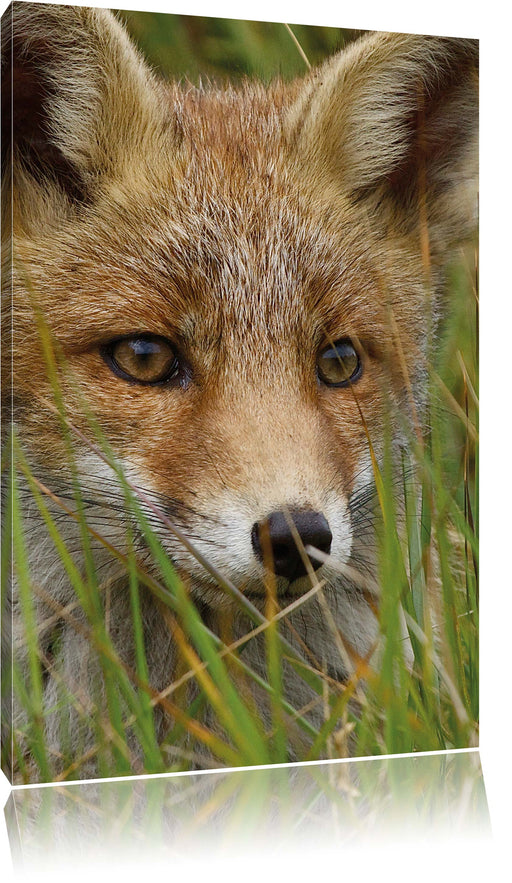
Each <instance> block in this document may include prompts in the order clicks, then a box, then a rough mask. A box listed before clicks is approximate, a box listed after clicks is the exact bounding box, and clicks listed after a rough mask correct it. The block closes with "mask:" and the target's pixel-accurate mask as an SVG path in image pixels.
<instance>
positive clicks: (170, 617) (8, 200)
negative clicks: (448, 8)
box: [2, 2, 478, 783]
mask: <svg viewBox="0 0 512 883" xmlns="http://www.w3.org/2000/svg"><path fill="white" fill-rule="evenodd" d="M145 15H146V18H145V17H144V15H143V14H141V16H140V17H139V18H136V15H135V14H133V15H132V17H131V18H130V14H128V13H127V14H126V15H123V14H121V13H115V12H110V11H106V10H103V9H93V8H88V7H79V6H73V7H72V6H60V5H50V4H35V3H24V2H15V3H13V4H12V6H11V7H10V8H9V9H8V10H7V12H6V13H5V15H4V20H3V28H2V90H3V102H2V106H3V119H2V176H3V177H2V201H3V208H2V212H3V215H2V218H3V224H2V229H3V236H4V240H3V244H2V287H3V346H2V352H3V358H4V365H3V371H2V375H3V389H2V395H3V413H4V419H3V428H4V437H3V452H4V453H3V464H2V477H3V526H2V529H3V538H4V544H3V545H4V553H3V555H4V557H3V558H2V578H3V584H4V587H5V588H4V592H3V596H2V606H3V609H2V618H3V652H4V664H3V684H2V692H3V702H4V717H3V720H4V724H3V726H4V733H3V748H2V750H3V760H2V763H3V768H4V770H5V771H6V772H7V774H8V775H9V777H10V778H11V779H13V780H15V781H17V782H25V783H26V782H35V781H53V780H64V779H65V780H73V779H81V778H88V777H97V776H116V775H128V774H132V775H133V774H137V773H160V772H165V771H177V770H191V769H195V770H197V769H207V768H212V767H219V766H224V767H234V766H248V765H259V764H269V763H270V764H272V763H288V762H293V761H308V760H318V759H321V758H336V757H347V756H351V755H352V756H361V755H374V754H393V753H401V752H409V751H421V750H433V749H440V748H448V747H465V746H468V745H474V744H476V741H477V738H478V735H477V734H478V652H477V647H478V589H477V575H478V544H477V527H478V505H477V491H478V481H477V447H476V445H477V438H478V429H477V401H478V388H477V368H476V350H477V347H476V329H477V310H478V295H477V275H476V267H477V263H476V230H477V169H478V145H477V139H478V73H477V71H478V42H477V41H476V40H472V39H467V38H459V37H444V36H422V35H413V34H400V33H381V32H372V33H370V32H365V33H361V34H357V35H355V34H352V33H348V32H347V33H345V32H341V31H338V32H337V33H336V35H335V37H336V39H335V44H334V42H331V43H329V45H328V46H327V44H326V46H325V47H323V49H322V53H323V54H322V53H321V54H319V56H318V58H319V60H318V62H317V61H316V60H313V61H312V62H310V61H309V55H308V53H309V54H312V53H313V50H314V49H315V46H316V44H315V43H314V39H315V40H320V37H321V36H322V35H321V34H320V33H318V34H315V35H313V36H314V39H313V36H311V37H308V33H309V32H308V29H307V28H304V29H303V31H301V30H300V28H297V29H295V30H296V33H295V31H294V29H293V26H292V27H287V26H284V25H274V26H272V28H273V30H272V31H270V30H269V31H268V34H269V36H268V40H269V45H270V41H271V40H273V39H274V36H273V35H277V36H276V37H275V39H276V40H277V39H278V40H279V41H280V42H279V46H281V45H283V46H284V47H285V49H283V50H282V51H283V53H284V52H285V51H286V53H289V54H290V57H293V62H294V65H295V67H294V73H293V75H288V74H287V73H286V71H287V68H286V65H285V64H284V62H283V65H282V70H280V68H279V64H278V65H277V67H276V69H275V70H274V71H273V72H272V75H269V76H268V77H267V76H265V77H258V76H257V75H256V74H255V73H253V71H252V70H249V73H246V72H244V71H243V70H242V71H241V72H240V71H238V70H228V71H227V72H225V71H224V72H223V71H222V70H220V68H219V69H218V70H217V69H215V68H213V69H211V68H209V67H208V65H207V64H206V62H205V61H204V60H203V59H201V60H200V62H199V63H198V66H199V68H200V69H201V64H202V63H203V62H204V64H203V68H202V70H203V74H201V73H200V74H199V75H198V76H197V77H196V76H195V69H194V70H192V68H189V69H187V67H186V66H185V68H184V69H183V70H182V73H181V74H180V73H175V74H167V73H166V72H165V71H164V72H162V65H161V64H160V61H159V57H157V56H156V55H155V56H154V58H149V57H146V56H147V55H149V54H150V53H149V49H144V47H143V44H144V40H143V36H144V35H143V31H142V30H141V28H142V24H144V22H145V21H148V20H149V18H150V16H149V14H145ZM161 18H162V19H167V18H168V17H167V16H162V17H161ZM169 18H170V19H172V21H173V22H174V25H175V27H176V28H177V27H178V26H179V27H181V28H182V29H184V33H185V32H186V33H189V34H193V35H195V36H193V38H192V37H191V38H190V39H191V41H192V42H191V45H193V46H195V45H197V41H198V40H199V38H200V36H201V34H206V35H209V34H210V31H209V30H208V28H209V27H210V25H209V22H208V20H199V19H198V20H197V21H196V23H195V25H194V28H193V29H192V30H191V28H192V25H191V21H192V20H191V19H190V17H188V18H187V17H183V16H182V17H180V16H175V17H169ZM185 19H186V21H184V20H185ZM194 21H195V20H194ZM212 21H213V20H212ZM141 22H142V24H141ZM219 22H220V24H218V25H217V28H218V29H219V28H220V29H222V27H227V25H225V24H222V22H221V20H219ZM245 24H246V25H247V23H245ZM253 24H254V28H256V30H257V28H260V29H261V28H262V27H263V25H261V24H257V23H253ZM174 25H173V26H174ZM235 26H236V23H231V24H230V25H229V27H230V28H234V27H235ZM137 27H139V30H138V31H137ZM162 27H163V25H162ZM187 28H188V31H187ZM269 28H270V26H269ZM157 30H158V29H157ZM320 30H321V29H319V31H320ZM180 33H181V32H180ZM222 33H224V32H223V31H222ZM244 33H245V31H244ZM255 33H256V31H255ZM257 33H258V34H259V35H260V37H261V34H266V33H267V32H266V31H262V30H260V31H257ZM301 34H302V38H301ZM292 37H294V38H295V39H292ZM169 39H170V38H169ZM193 39H194V40H195V41H196V43H193ZM308 39H310V40H311V41H312V42H311V52H310V51H309V48H308V47H309V45H310V44H308V42H307V41H308ZM326 39H327V38H326ZM333 41H334V37H333ZM204 42H205V45H206V47H208V45H209V42H208V40H207V39H205V41H204ZM210 42H211V37H210ZM296 43H298V44H300V45H299V48H300V50H301V51H300V52H299V48H297V46H296ZM258 45H259V44H258ZM272 45H274V44H272ZM162 51H163V52H164V57H165V51H166V52H167V56H172V51H171V48H168V49H167V50H165V47H164V50H162ZM247 51H248V52H249V50H247ZM280 51H281V50H280ZM315 51H316V50H315ZM205 52H207V49H206V50H205ZM319 52H320V50H319ZM320 55H321V57H320ZM283 57H284V55H283ZM304 58H305V59H306V61H304ZM315 58H316V56H315ZM221 62H222V59H221V61H220V62H218V63H219V65H220V64H221ZM306 62H307V63H306ZM240 64H241V62H240ZM235 67H236V66H235ZM219 71H220V72H219ZM164 73H165V76H164Z"/></svg>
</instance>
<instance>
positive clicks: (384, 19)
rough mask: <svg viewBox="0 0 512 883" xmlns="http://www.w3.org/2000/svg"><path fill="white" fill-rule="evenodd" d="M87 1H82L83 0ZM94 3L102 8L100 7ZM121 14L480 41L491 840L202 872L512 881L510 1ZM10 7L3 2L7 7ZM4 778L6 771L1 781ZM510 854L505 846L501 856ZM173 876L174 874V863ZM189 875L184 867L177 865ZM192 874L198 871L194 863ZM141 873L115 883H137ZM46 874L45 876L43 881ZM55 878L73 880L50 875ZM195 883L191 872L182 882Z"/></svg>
mask: <svg viewBox="0 0 512 883" xmlns="http://www.w3.org/2000/svg"><path fill="white" fill-rule="evenodd" d="M83 5H86V4H85V3H84V4H83ZM91 5H97V6H106V5H107V4H106V3H104V2H97V3H95V4H93V3H91ZM118 5H119V7H122V8H125V9H128V8H133V9H144V10H147V11H168V12H177V13H185V14H198V15H215V16H223V17H227V18H246V19H251V18H253V19H261V20H273V21H287V22H290V23H294V22H296V23H299V22H300V23H307V24H318V25H332V26H339V27H349V28H363V29H374V30H390V31H392V30H397V31H406V32H407V31H412V32H417V33H436V34H442V35H453V36H461V37H462V36H468V37H478V38H479V39H480V57H481V77H482V79H481V83H482V85H481V117H480V118H481V152H480V157H481V234H482V237H481V244H482V248H481V278H480V292H481V326H480V327H481V401H482V408H481V441H482V446H481V456H482V466H481V543H480V548H481V600H482V605H481V614H482V615H481V688H480V692H481V740H480V746H481V758H482V764H483V769H484V778H485V783H486V789H487V797H488V802H489V807H490V813H491V822H492V827H493V832H494V839H493V842H492V843H490V844H489V845H488V846H483V845H482V843H471V842H467V844H465V848H464V849H461V846H460V842H458V843H457V846H455V844H454V845H453V847H451V846H450V845H449V844H448V845H447V844H446V842H444V843H443V844H442V845H441V844H439V845H437V844H435V843H418V844H417V845H415V846H414V847H413V846H411V845H410V844H409V845H407V847H405V845H404V848H403V849H402V848H401V849H400V850H398V849H397V848H396V845H395V846H394V847H393V849H389V850H387V849H385V847H384V846H383V845H382V844H379V846H378V848H375V849H372V848H371V846H370V847H369V848H368V849H366V848H365V849H364V850H359V851H358V852H357V853H345V852H344V853H330V854H325V856H324V857H323V859H322V861H321V865H322V867H318V866H317V862H318V855H317V854H315V856H312V857H311V861H308V858H307V856H306V857H305V856H304V855H301V857H300V861H299V859H297V860H296V861H295V860H293V858H290V857H289V856H287V857H282V859H281V861H280V860H279V857H275V858H273V859H272V864H271V866H269V867H266V866H265V860H264V859H262V860H261V861H258V860H257V859H254V857H251V860H250V861H249V862H243V861H240V860H236V861H235V860H234V861H233V863H231V862H230V863H227V864H226V863H224V865H223V867H219V866H216V865H215V864H211V863H210V864H208V865H205V866H204V867H203V868H202V869H201V876H203V875H204V876H205V877H207V879H208V880H212V879H214V880H217V879H219V880H220V879H228V878H231V877H233V878H234V877H235V876H236V877H237V878H238V879H243V880H244V883H245V881H246V880H247V879H249V880H253V879H259V878H260V877H261V875H262V874H265V875H266V876H270V878H271V879H279V878H281V876H283V877H284V876H293V878H294V879H299V880H306V879H308V880H309V879H311V878H312V877H314V876H317V877H318V876H319V874H322V875H323V874H325V873H326V872H327V873H328V874H329V875H331V874H333V875H335V876H336V878H337V879H339V880H340V881H342V880H343V879H344V878H346V876H348V875H350V876H351V877H352V876H353V877H354V878H356V879H357V880H362V881H366V880H368V881H370V880H372V881H373V880H375V879H377V880H382V879H384V880H387V879H389V880H406V879H407V880H409V879H410V880H413V881H415V883H416V881H419V880H430V879H431V877H433V876H434V877H435V878H437V880H436V883H437V881H440V883H444V881H445V880H446V881H451V880H452V879H455V878H457V879H458V880H460V881H462V883H465V881H468V880H470V881H473V880H475V881H476V880H480V879H481V880H482V883H487V881H494V880H503V879H506V878H508V875H509V874H510V871H511V867H512V862H511V859H510V840H511V839H512V809H511V803H512V797H511V792H512V777H511V773H510V758H509V754H510V745H509V740H510V738H511V735H512V715H511V711H510V708H511V698H510V694H511V678H510V672H509V665H510V663H509V656H510V645H511V643H512V635H511V621H512V615H511V595H512V579H511V565H510V560H509V559H510V552H509V550H510V549H511V548H512V534H511V531H510V523H511V517H510V514H509V510H510V503H509V497H510V494H511V492H512V481H511V468H512V467H511V457H510V449H511V447H512V440H511V434H510V426H511V418H510V414H511V405H510V400H511V395H510V393H511V372H510V370H509V368H510V364H511V362H510V360H509V358H508V356H509V353H511V352H512V338H511V307H510V303H511V300H512V285H511V277H512V272H511V255H512V242H511V241H510V228H511V224H510V220H509V212H510V207H509V206H510V199H511V187H510V177H511V171H510V159H511V145H510V130H511V126H510V104H511V102H510V92H511V86H512V82H511V76H510V57H511V55H512V41H511V34H510V28H509V23H508V20H507V19H508V16H507V15H506V12H505V10H506V5H505V4H504V3H499V2H497V0H490V2H486V3H478V4H476V3H473V4H472V3H470V2H469V0H464V2H460V0H430V2H425V3H416V2H414V0H411V2H410V3H404V2H397V0H387V2H386V0H384V2H380V3H379V2H374V0H356V2H351V3H346V4H343V3H337V2H329V0H309V2H307V3H306V2H304V0H295V2H292V0H239V2H235V0H211V2H210V3H206V2H205V0H171V2H169V0H168V2H166V3H164V2H162V0H153V2H148V3H143V2H140V0H139V2H130V0H121V2H120V3H119V4H118ZM5 6H6V4H5V3H4V2H2V3H1V7H2V10H3V9H4V8H5ZM0 776H1V774H0ZM8 794H9V786H8V784H7V782H6V780H5V778H3V777H2V778H1V781H0V807H3V805H4V804H5V801H6V800H7V797H8ZM507 847H508V848H507ZM0 860H1V867H2V869H3V870H4V875H3V880H11V879H12V869H11V860H10V850H9V845H8V842H7V836H6V832H5V825H4V824H3V820H2V819H1V818H0ZM167 870H168V876H169V877H172V876H173V871H174V872H175V871H176V868H174V869H173V868H172V867H169V868H168V869H167ZM183 870H184V869H183ZM196 870H199V869H198V867H197V866H196ZM92 873H93V875H94V876H95V877H96V878H97V879H98V880H103V879H110V878H111V877H112V876H113V875H115V868H114V867H111V868H108V869H107V868H106V867H105V868H102V867H99V868H96V869H95V870H94V871H93V872H92ZM162 873H164V875H165V876H167V874H166V873H165V869H162V868H159V869H156V868H155V869H153V870H152V869H151V868H148V869H147V875H148V876H153V874H154V876H158V877H159V878H160V877H161V876H162ZM135 874H136V876H137V877H138V876H139V869H137V871H136V872H135V870H134V872H133V874H130V872H129V869H128V871H127V869H126V868H124V869H123V871H122V872H121V874H120V876H122V877H123V878H124V879H126V878H127V877H128V879H132V878H133V879H135ZM41 876H45V877H46V874H44V875H43V874H41ZM72 876H73V877H75V876H78V877H80V878H82V877H83V878H84V879H85V877H86V876H87V878H88V879H90V876H91V869H85V868H80V867H77V868H76V869H74V871H73V875H72ZM48 878H49V879H51V880H55V881H56V880H60V879H68V875H67V874H66V875H65V876H61V875H60V874H59V873H55V874H51V875H50V874H48ZM195 878H196V875H195V874H194V872H192V873H191V875H190V877H189V879H192V880H194V879H195Z"/></svg>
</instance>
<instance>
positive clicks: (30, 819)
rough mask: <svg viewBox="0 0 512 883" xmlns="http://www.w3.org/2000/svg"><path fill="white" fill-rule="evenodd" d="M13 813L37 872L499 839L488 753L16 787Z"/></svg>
mask: <svg viewBox="0 0 512 883" xmlns="http://www.w3.org/2000/svg"><path fill="white" fill-rule="evenodd" d="M5 812H6V818H7V827H8V832H9V840H10V843H11V849H12V855H13V862H14V867H15V869H16V870H21V869H23V870H24V871H25V872H27V871H28V872H29V873H30V872H33V871H41V870H44V868H45V866H46V867H47V868H48V867H49V866H51V867H52V869H57V868H59V867H64V866H66V865H70V864H71V865H72V866H73V867H75V868H76V867H77V866H78V867H80V868H81V869H82V871H83V870H84V869H86V868H87V867H88V866H90V867H91V868H92V867H93V866H94V865H96V864H97V863H100V864H101V863H104V862H110V861H111V860H115V862H116V865H119V863H126V862H129V863H130V864H133V863H138V862H141V863H143V864H144V865H146V866H147V865H148V863H150V864H151V865H154V863H155V862H157V863H158V862H160V861H162V860H163V861H164V862H165V863H166V865H167V866H168V865H169V861H171V862H172V867H173V869H176V867H177V865H178V866H179V865H180V864H181V866H182V867H185V865H186V864H187V863H190V862H191V861H192V860H201V859H205V860H215V859H217V860H218V859H219V857H222V856H223V855H225V856H229V857H231V858H232V857H233V856H237V855H243V856H245V860H247V859H249V860H250V857H251V854H253V855H254V856H257V857H258V858H261V855H262V853H267V852H268V854H269V855H279V856H280V857H282V856H283V854H284V853H288V854H292V853H293V854H295V855H296V854H297V853H300V851H301V850H307V851H308V853H309V854H311V853H315V852H317V851H325V850H330V851H332V850H333V849H340V848H342V849H343V848H344V847H346V846H352V845H361V844H364V843H365V842H368V841H371V842H372V843H374V842H375V841H376V840H378V839H379V838H384V839H385V842H386V844H389V843H390V842H393V841H394V842H395V843H396V842H400V843H401V844H406V843H407V842H410V841H414V842H417V841H418V840H421V841H426V842H428V844H429V845H430V844H432V843H433V842H436V841H439V839H444V838H450V841H452V842H453V841H454V840H457V838H459V837H460V838H463V839H467V838H468V837H469V838H471V840H472V841H473V840H474V838H475V837H484V838H486V837H488V836H489V820H488V811H487V803H486V798H485V790H484V784H483V778H482V771H481V766H480V758H479V755H478V752H467V753H466V752H464V753H453V754H445V755H443V754H441V755H426V756H415V757H396V758H390V759H383V760H381V759H372V760H365V761H350V762H341V763H340V762H326V763H322V764H315V765H308V766H303V767H281V768H278V767H274V768H271V769H265V770H261V769H258V770H256V769H253V770H248V771H237V772H216V773H209V774H207V775H205V774H188V775H179V776H169V777H164V778H154V779H138V780H132V781H126V780H118V781H115V782H101V783H89V784H77V785H67V786H53V787H47V788H37V787H35V788H27V789H16V790H14V791H13V792H12V793H11V796H10V797H9V800H8V803H7V805H6V809H5ZM283 851H284V852H283Z"/></svg>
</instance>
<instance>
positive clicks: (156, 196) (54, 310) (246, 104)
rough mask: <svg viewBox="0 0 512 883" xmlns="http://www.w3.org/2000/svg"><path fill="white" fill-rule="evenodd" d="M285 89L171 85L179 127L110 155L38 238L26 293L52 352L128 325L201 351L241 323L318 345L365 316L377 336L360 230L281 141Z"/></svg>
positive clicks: (370, 268)
mask: <svg viewBox="0 0 512 883" xmlns="http://www.w3.org/2000/svg"><path fill="white" fill-rule="evenodd" d="M285 94H286V95H287V94H288V93H287V92H285V90H284V87H282V88H281V89H277V90H274V91H273V92H271V93H267V92H265V91H264V90H263V89H261V88H258V87H254V86H252V88H251V89H249V87H248V86H246V87H245V88H244V89H242V90H241V91H239V92H237V91H235V90H233V89H228V90H226V91H212V92H202V91H201V90H192V89H191V90H188V91H182V90H179V89H178V88H177V87H174V88H173V89H171V90H170V103H171V106H172V110H173V115H174V116H175V118H176V120H177V124H176V125H177V127H178V131H179V134H178V136H176V137H175V132H174V134H173V133H168V137H167V138H166V139H165V141H164V142H162V139H161V133H155V138H154V152H150V153H149V154H148V155H147V156H146V157H144V158H141V157H138V158H137V160H136V161H133V162H131V163H130V164H128V166H122V167H121V170H120V173H119V174H118V175H117V176H116V178H115V179H114V180H113V181H111V182H109V184H108V185H107V186H105V188H104V190H103V191H100V192H98V194H97V199H96V202H95V204H94V205H93V206H92V207H91V208H90V209H89V211H88V212H87V213H85V214H84V215H82V216H81V217H79V218H78V219H77V220H76V221H74V222H73V223H72V224H70V225H69V226H68V227H67V228H66V229H64V230H61V231H60V232H59V233H58V234H57V236H56V240H55V243H54V247H53V249H52V248H50V243H49V241H48V237H47V238H46V239H45V243H44V250H45V258H44V262H45V268H44V273H43V272H42V271H41V279H40V284H38V290H39V292H40V293H41V295H42V296H43V299H44V301H45V302H46V303H47V306H48V310H49V312H50V313H51V314H52V317H53V319H52V324H53V326H54V330H55V333H56V335H57V337H58V338H59V339H60V341H61V343H62V344H63V346H64V347H65V349H66V348H67V349H69V350H72V349H74V348H75V347H77V348H82V347H86V346H87V345H88V344H89V343H96V342H97V340H98V339H101V338H102V337H104V336H109V335H110V336H112V333H115V334H123V333H129V332H132V331H137V330H151V331H154V332H155V333H161V334H164V335H165V334H167V335H171V336H178V337H179V338H180V339H182V340H184V341H185V342H191V341H193V342H194V343H195V344H200V345H202V346H203V347H204V348H207V347H208V345H215V346H217V345H218V344H219V341H221V339H226V338H227V337H229V341H230V346H231V347H232V346H233V344H234V343H235V339H236V337H237V335H238V336H239V338H240V341H241V342H243V341H246V339H247V335H248V334H250V336H251V337H253V338H254V337H259V338H260V339H261V340H262V341H263V340H264V341H267V342H270V341H272V339H274V340H276V341H277V340H279V341H282V340H283V339H286V338H290V335H292V336H293V337H294V338H300V336H301V333H306V334H307V336H308V340H311V339H313V342H314V344H315V345H319V343H320V340H321V339H323V340H325V339H326V335H327V337H332V338H336V337H339V336H340V335H344V334H349V333H354V334H356V335H359V336H361V335H362V330H361V329H362V326H363V325H364V328H365V329H366V331H367V329H368V324H369V323H370V324H371V322H372V321H373V324H374V326H375V329H374V331H375V333H376V334H378V332H379V328H380V326H379V321H378V309H379V306H378V304H377V303H376V297H375V294H376V288H377V284H378V283H377V274H376V272H375V266H374V265H375V263H376V259H375V254H374V251H373V250H372V241H371V237H369V236H368V235H365V236H362V235H361V229H360V225H359V224H358V222H357V217H355V213H354V209H353V207H352V209H351V210H347V214H346V217H344V212H343V206H342V205H341V206H340V203H339V201H338V202H337V203H336V204H331V203H330V202H329V201H327V200H322V199H321V198H320V197H319V196H318V195H315V197H313V198H312V197H311V194H310V193H309V192H308V190H307V187H305V186H304V182H303V181H302V180H301V176H300V173H299V171H298V169H297V168H296V166H295V164H294V162H293V159H292V157H291V156H290V154H289V150H287V149H285V146H284V144H283V139H282V131H281V128H282V125H281V123H282V114H283V111H284V108H285V104H286V102H285V100H284V96H285ZM49 254H50V257H48V255H49ZM35 272H36V273H37V270H36V271H35ZM84 292H86V293H87V298H88V302H89V306H90V308H89V309H88V310H85V311H84ZM63 298H65V310H64V309H60V308H59V301H60V300H62V299H63ZM148 304H150V305H151V309H150V311H149V310H148ZM369 308H370V309H369ZM370 317H373V318H372V319H371V318H370ZM380 318H381V319H382V320H383V317H380ZM148 322H149V323H150V325H149V326H148ZM380 324H381V325H382V324H383V321H382V322H381V323H380Z"/></svg>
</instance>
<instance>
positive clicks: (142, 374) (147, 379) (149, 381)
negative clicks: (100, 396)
mask: <svg viewBox="0 0 512 883" xmlns="http://www.w3.org/2000/svg"><path fill="white" fill-rule="evenodd" d="M101 355H102V356H103V358H104V360H105V362H106V363H107V365H108V366H109V368H110V369H111V371H113V372H114V374H117V375H118V377H122V378H123V379H124V380H129V381H131V382H132V383H141V384H144V385H156V384H161V383H167V382H168V381H170V380H172V379H173V378H175V377H177V376H178V374H179V368H180V366H179V362H178V359H177V357H176V353H175V352H174V349H173V347H172V345H171V343H170V342H169V341H168V340H166V339H165V337H158V336H157V335H156V334H136V335H133V336H132V337H121V338H118V339H117V340H112V341H111V342H110V343H107V344H106V345H105V346H103V347H102V348H101Z"/></svg>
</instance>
